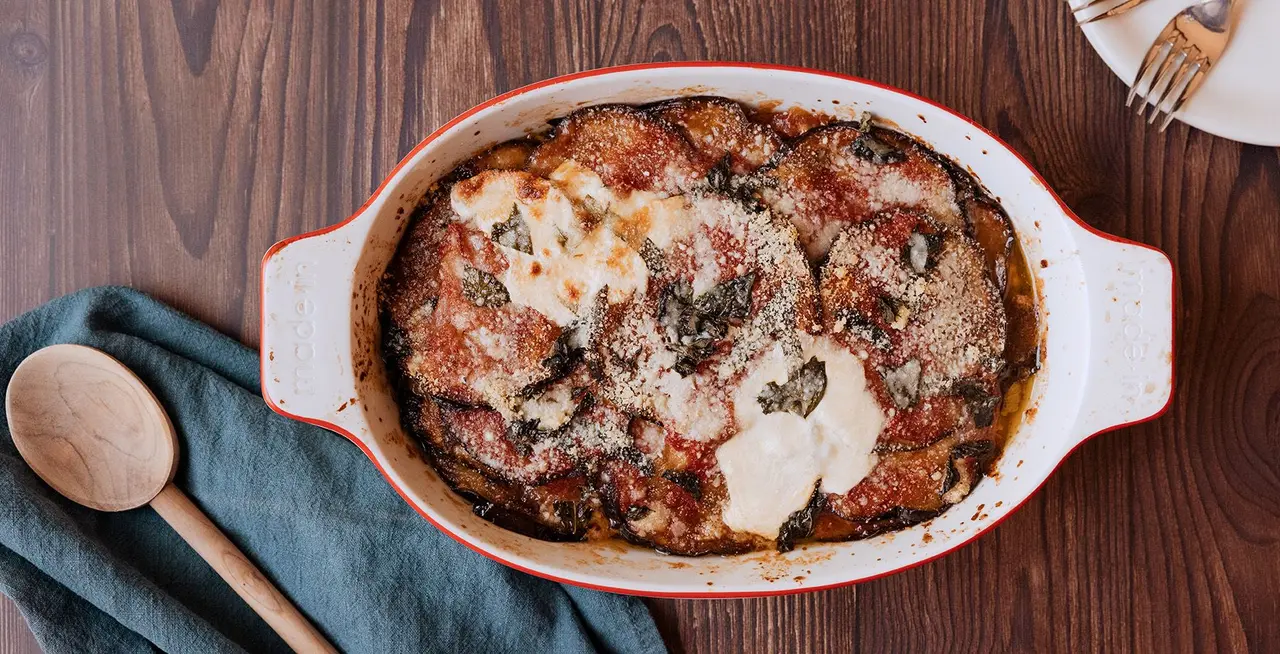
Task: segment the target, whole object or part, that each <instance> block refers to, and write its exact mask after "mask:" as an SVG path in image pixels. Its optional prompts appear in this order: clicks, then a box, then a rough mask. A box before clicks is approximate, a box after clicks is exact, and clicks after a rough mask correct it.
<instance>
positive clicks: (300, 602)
mask: <svg viewBox="0 0 1280 654" xmlns="http://www.w3.org/2000/svg"><path fill="white" fill-rule="evenodd" d="M54 343H80V344H83V345H89V346H92V347H96V348H99V349H101V350H104V351H106V352H107V353H109V354H111V355H112V356H114V357H116V358H117V359H119V360H121V361H123V362H124V363H125V365H127V366H129V368H131V369H132V370H133V371H134V372H135V373H137V375H138V376H139V377H141V378H142V380H143V381H144V382H146V383H147V385H148V386H150V387H151V390H152V391H154V392H155V394H156V397H158V398H159V399H160V402H161V403H162V404H164V406H165V408H166V409H167V410H168V412H169V416H170V418H171V419H172V420H173V423H174V426H175V427H176V428H177V431H178V435H179V440H180V442H181V449H182V457H181V460H180V461H179V466H178V475H177V478H176V479H175V481H176V483H177V485H178V486H179V487H180V488H182V489H183V490H185V491H186V492H187V493H188V494H189V495H190V496H191V497H192V498H193V499H194V500H195V502H196V503H197V504H198V505H199V506H200V507H201V508H202V509H204V511H205V512H206V513H207V514H208V515H209V517H210V518H212V519H213V521H214V522H215V523H217V524H218V525H219V526H221V527H222V529H223V531H225V532H226V533H227V535H228V536H229V537H230V538H231V540H233V541H235V543H236V544H237V545H239V546H240V547H241V548H242V549H243V550H244V551H245V552H246V553H247V554H248V555H249V557H250V558H251V559H253V560H254V561H255V562H256V563H257V564H258V566H259V567H260V568H261V569H262V570H263V571H264V572H265V573H266V574H267V576H268V577H270V578H271V579H272V580H273V581H274V582H275V583H276V584H277V586H279V587H280V589H281V590H282V591H283V592H284V593H285V595H287V596H289V597H290V598H291V599H292V600H293V601H294V603H295V604H297V606H298V608H299V609H300V610H301V611H302V612H303V613H304V614H306V615H307V616H308V617H309V618H310V619H311V620H312V622H314V623H315V624H316V626H317V627H319V629H320V630H321V631H323V632H324V633H325V634H326V635H327V636H328V637H329V639H330V640H331V641H332V642H333V643H334V644H335V645H336V646H337V647H339V648H340V649H342V650H344V651H347V652H379V653H381V652H437V651H438V652H516V651H519V652H527V653H532V652H583V651H597V650H601V651H613V652H658V651H663V649H664V648H663V645H662V641H661V639H660V638H659V636H658V632H657V629H656V628H655V626H654V623H653V619H652V618H651V617H650V616H649V613H648V612H647V611H646V610H645V607H644V605H643V604H641V603H640V601H639V600H636V599H634V598H628V597H622V596H619V595H609V594H606V593H599V592H595V591H589V590H583V589H579V588H572V587H568V586H562V585H560V584H556V583H553V582H550V581H545V580H542V579H538V578H535V577H532V576H529V575H526V574H524V573H521V572H517V571H515V570H511V569H509V568H506V567H504V566H502V565H500V564H497V563H494V562H492V561H490V560H488V559H486V558H484V557H481V556H480V555H478V554H475V553H473V552H471V551H470V550H468V549H466V548H465V547H463V546H462V545H459V544H458V543H456V542H454V541H453V540H452V539H450V538H449V537H448V536H445V535H444V534H442V533H440V532H439V531H437V530H436V529H435V528H434V527H432V526H431V525H430V524H429V523H427V521H426V520H423V519H422V518H421V517H420V516H418V515H417V514H416V513H414V511H413V510H412V509H411V508H410V507H409V506H408V505H407V504H405V503H404V501H402V500H401V499H400V498H399V497H397V496H396V494H395V492H394V491H392V489H391V487H390V486H389V485H388V484H387V483H386V482H385V481H384V480H383V479H382V477H381V476H379V474H378V472H377V470H376V469H374V467H373V465H372V464H371V463H370V462H369V461H368V460H367V459H365V457H364V456H363V455H362V454H361V453H360V451H359V450H358V449H356V447H355V446H353V445H352V444H350V443H348V442H347V441H346V440H345V439H343V438H342V437H340V436H337V435H334V434H332V433H329V432H327V431H324V430H322V429H318V428H316V427H312V426H309V425H305V424H302V423H300V422H295V421H293V420H289V419H286V418H283V417H281V416H278V415H276V414H275V413H273V412H272V411H271V410H270V409H269V408H268V407H267V406H266V404H265V403H264V402H263V401H262V398H261V397H260V395H259V386H258V355H257V353H256V352H254V351H252V350H250V349H248V348H246V347H244V346H243V345H240V344H239V343H237V342H235V341H233V340H231V339H229V338H227V337H225V336H223V335H221V334H219V333H217V332H215V331H214V330H212V329H210V328H209V327H207V326H205V325H202V324H200V323H198V322H196V321H194V320H192V319H190V318H188V317H186V316H184V315H182V314H180V313H178V312H177V311H174V310H173V309H170V308H168V307H166V306H165V305H163V304H161V303H159V302H157V301H155V300H153V299H151V298H149V297H147V296H146V295H143V294H142V293H139V292H137V291H134V290H131V289H127V288H119V287H106V288H94V289H88V290H85V291H80V292H78V293H74V294H72V295H68V296H66V297H64V298H61V299H58V300H55V301H53V302H50V303H49V304H46V305H44V306H43V307H40V308H38V309H36V310H34V311H32V312H30V313H27V314H25V315H23V316H21V317H19V318H17V319H15V320H14V321H13V322H10V323H9V324H7V325H4V326H3V327H0V381H2V382H3V384H4V385H6V386H7V385H8V383H9V378H10V377H11V376H12V374H13V370H14V368H16V367H17V365H18V363H19V362H21V361H22V359H23V358H25V357H26V356H27V355H28V354H31V353H32V352H34V351H35V350H37V349H39V348H41V347H44V346H46V345H51V344H54ZM0 422H4V423H6V424H2V425H0V431H2V432H3V436H2V437H0V497H2V498H3V500H0V545H2V546H0V591H3V592H4V594H6V595H8V596H9V597H10V598H12V599H13V600H14V601H15V602H16V603H17V604H18V606H19V608H20V609H21V610H22V613H23V615H25V616H26V618H27V622H28V623H29V624H30V625H31V628H32V630H33V631H34V632H35V635H36V638H37V639H38V640H39V641H40V644H41V645H42V646H43V647H44V648H45V649H46V650H47V651H50V652H134V651H147V652H149V651H154V649H155V648H159V649H161V650H164V651H169V652H228V651H241V650H248V651H288V648H287V647H286V646H285V645H284V643H283V642H282V641H281V640H280V639H279V638H278V637H277V636H276V635H275V633H274V632H272V631H271V630H270V628H268V627H267V625H266V623H264V622H262V620H261V619H259V618H258V617H257V615H256V614H254V613H253V611H252V610H250V609H249V607H248V606H247V605H246V604H245V603H244V602H243V601H241V600H240V598H239V597H238V596H236V595H235V593H234V592H232V590H231V588H230V587H228V586H227V585H226V584H225V583H223V582H222V580H221V579H220V578H219V577H218V576H217V575H215V574H214V572H213V570H212V569H210V568H209V566H208V565H206V564H205V563H204V561H203V560H201V559H200V558H199V557H198V556H196V553H195V552H194V551H192V550H191V548H189V547H188V546H187V545H186V543H184V542H183V541H182V540H180V539H179V538H178V535H177V534H176V533H174V532H173V530H172V529H170V528H169V526H168V525H167V524H165V522H164V521H163V520H161V519H160V516H158V515H156V514H155V512H154V511H151V510H150V509H147V508H143V509H137V510H133V511H126V512H123V513H99V512H96V511H93V510H90V509H87V508H84V507H81V506H79V505H77V504H74V503H72V502H71V501H69V500H66V499H64V498H63V497H61V496H60V495H58V494H57V493H56V492H54V491H53V489H51V488H49V487H48V486H46V485H45V484H44V482H42V481H40V479H39V478H38V477H36V475H35V473H33V472H32V471H31V469H30V468H28V467H27V465H26V464H25V463H24V462H23V460H22V459H21V458H20V457H19V456H18V452H17V450H16V449H15V448H14V446H13V440H12V438H11V437H10V434H9V431H8V426H7V421H0Z"/></svg>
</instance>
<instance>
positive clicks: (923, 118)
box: [916, 114, 929, 123]
mask: <svg viewBox="0 0 1280 654" xmlns="http://www.w3.org/2000/svg"><path fill="white" fill-rule="evenodd" d="M916 118H919V119H920V122H922V123H927V122H929V119H928V118H925V117H924V114H916Z"/></svg>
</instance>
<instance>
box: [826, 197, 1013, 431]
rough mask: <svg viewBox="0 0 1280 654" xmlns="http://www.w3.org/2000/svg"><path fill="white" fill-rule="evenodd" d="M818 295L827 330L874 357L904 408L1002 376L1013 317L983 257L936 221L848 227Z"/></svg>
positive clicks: (879, 220) (912, 216)
mask: <svg viewBox="0 0 1280 654" xmlns="http://www.w3.org/2000/svg"><path fill="white" fill-rule="evenodd" d="M820 290H821V293H822V303H823V308H824V319H825V320H826V322H827V325H826V326H827V330H828V331H829V332H832V333H835V334H836V335H837V337H839V338H842V339H844V340H845V341H846V342H847V343H849V344H850V346H851V348H853V349H854V350H855V351H858V350H859V349H861V350H862V351H866V352H867V353H868V361H869V363H870V364H871V365H872V366H873V367H875V368H877V369H878V370H879V371H880V373H881V376H882V379H883V381H884V385H885V390H887V391H888V392H889V395H890V397H891V399H892V401H893V404H894V405H895V406H896V407H897V408H898V409H905V408H908V407H909V406H911V405H913V404H914V403H915V402H916V401H917V400H918V399H919V398H921V397H934V396H937V395H940V394H942V393H945V392H946V391H947V390H948V389H949V388H950V387H951V385H953V384H954V383H956V382H957V381H959V380H961V379H978V380H994V379H995V378H996V376H997V375H998V374H999V373H1000V372H1001V369H1002V359H1001V355H1002V354H1003V353H1004V347H1005V329H1006V322H1005V321H1006V317H1005V312H1004V306H1003V304H1002V303H1001V300H1000V296H999V294H998V292H997V290H996V288H995V285H994V284H993V283H992V282H991V280H990V279H988V278H987V276H986V274H985V269H984V267H983V260H982V251H981V250H980V248H979V247H978V245H977V244H976V243H974V242H973V241H972V239H969V238H968V237H966V236H964V235H963V234H960V233H956V232H949V231H946V230H944V229H943V228H942V227H941V226H940V225H939V224H938V223H937V222H936V221H934V220H933V219H932V218H931V217H929V216H925V215H923V214H920V213H917V212H912V211H905V210H900V209H899V210H890V211H886V212H883V213H881V214H878V215H877V216H876V217H875V218H873V219H871V220H869V221H866V222H864V223H862V224H860V225H855V226H851V227H847V228H846V229H845V231H844V232H842V233H841V234H840V235H839V237H838V238H837V239H836V242H835V244H834V245H833V246H832V248H831V252H830V256H829V257H828V259H827V261H826V263H825V264H824V265H823V267H822V270H821V281H820ZM908 372H913V373H914V378H911V377H908V376H907V373H908Z"/></svg>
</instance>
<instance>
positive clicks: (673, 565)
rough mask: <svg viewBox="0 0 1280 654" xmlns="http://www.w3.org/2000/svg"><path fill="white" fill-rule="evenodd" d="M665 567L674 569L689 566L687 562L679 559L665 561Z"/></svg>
mask: <svg viewBox="0 0 1280 654" xmlns="http://www.w3.org/2000/svg"><path fill="white" fill-rule="evenodd" d="M667 567H669V568H672V569H674V570H683V569H684V568H687V567H689V564H688V563H682V562H680V561H669V562H667Z"/></svg>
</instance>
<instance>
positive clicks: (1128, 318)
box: [1050, 227, 1174, 439]
mask: <svg viewBox="0 0 1280 654" xmlns="http://www.w3.org/2000/svg"><path fill="white" fill-rule="evenodd" d="M1076 243H1077V246H1078V248H1079V253H1080V261H1081V263H1082V265H1083V267H1084V275H1085V279H1086V280H1087V283H1086V288H1087V294H1088V320H1089V333H1090V345H1089V356H1088V362H1087V373H1086V382H1085V384H1084V398H1083V402H1082V403H1081V410H1080V413H1079V417H1078V418H1077V420H1076V425H1075V429H1074V433H1075V434H1077V436H1078V437H1079V438H1081V439H1085V438H1088V437H1089V436H1092V435H1095V434H1098V433H1100V432H1104V431H1109V430H1112V429H1117V428H1119V427H1124V426H1127V425H1131V424H1134V423H1137V422H1142V421H1145V420H1150V419H1152V418H1155V417H1157V416H1159V415H1160V414H1162V413H1164V410H1165V408H1167V407H1168V404H1169V401H1170V398H1171V397H1172V395H1173V303H1174V286H1173V284H1174V280H1173V264H1172V263H1171V262H1170V261H1169V257H1168V256H1166V255H1165V254H1164V253H1163V252H1161V251H1159V250H1157V249H1155V248H1152V247H1149V246H1145V245H1140V244H1137V243H1132V242H1127V241H1122V240H1119V239H1117V238H1115V237H1111V236H1106V235H1101V234H1099V233H1095V232H1092V231H1090V230H1087V229H1085V228H1083V227H1081V228H1079V234H1078V235H1077V237H1076ZM1050 365H1052V363H1050Z"/></svg>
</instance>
